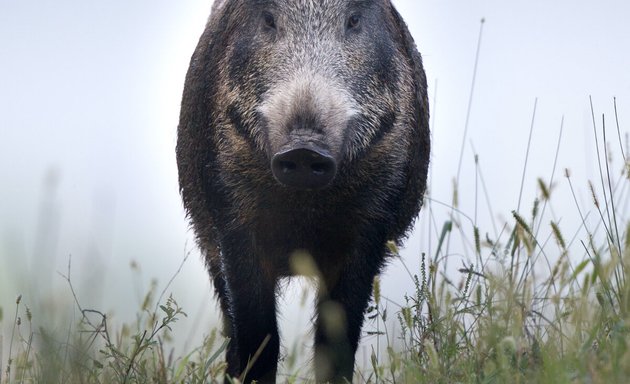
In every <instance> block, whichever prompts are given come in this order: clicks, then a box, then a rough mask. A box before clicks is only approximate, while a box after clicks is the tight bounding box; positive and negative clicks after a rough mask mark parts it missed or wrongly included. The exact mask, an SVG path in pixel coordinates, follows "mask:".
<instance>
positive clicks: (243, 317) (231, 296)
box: [219, 233, 280, 383]
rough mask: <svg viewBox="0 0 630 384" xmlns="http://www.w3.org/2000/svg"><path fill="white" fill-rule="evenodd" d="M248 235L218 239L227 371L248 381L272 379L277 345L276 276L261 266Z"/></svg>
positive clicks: (271, 381) (274, 375) (274, 370)
mask: <svg viewBox="0 0 630 384" xmlns="http://www.w3.org/2000/svg"><path fill="white" fill-rule="evenodd" d="M250 236H251V235H249V234H247V233H234V234H231V235H230V236H227V237H225V238H223V239H222V241H221V252H222V261H223V268H222V269H223V274H224V278H225V282H226V287H227V289H226V290H225V292H226V294H227V297H225V298H224V297H221V298H220V299H221V301H222V302H224V307H225V308H226V309H227V313H224V316H226V319H227V323H229V324H228V325H229V326H227V327H226V328H227V329H226V331H227V332H229V334H228V337H230V342H229V344H228V347H227V354H226V360H227V365H228V367H227V372H226V373H227V375H228V376H230V377H235V378H237V377H240V379H241V380H243V375H245V376H244V379H245V382H248V383H249V382H252V381H254V380H256V381H257V382H259V383H274V382H275V380H276V368H277V364H278V352H279V349H280V338H279V336H278V328H277V324H276V298H275V288H276V282H277V279H276V276H273V275H271V271H270V270H269V268H262V267H263V265H264V259H262V257H264V255H259V254H256V253H255V252H254V249H255V248H254V247H253V246H252V241H251V238H250ZM219 294H221V292H219ZM259 350H260V351H259ZM257 352H258V353H259V354H258V356H257V357H256V358H255V360H254V357H255V356H256V354H257ZM248 365H249V367H248ZM226 382H227V380H226Z"/></svg>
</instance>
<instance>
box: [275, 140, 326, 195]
mask: <svg viewBox="0 0 630 384" xmlns="http://www.w3.org/2000/svg"><path fill="white" fill-rule="evenodd" d="M271 170H272V172H273V176H274V177H275V178H276V180H278V182H279V183H280V184H282V185H286V186H288V187H293V188H297V189H309V190H311V189H321V188H324V187H326V186H327V185H328V184H330V182H331V181H332V179H333V178H334V177H335V173H336V172H337V162H336V161H335V159H334V158H333V157H332V156H331V155H330V154H329V153H328V151H326V150H323V149H320V148H314V147H299V148H289V149H286V150H283V151H280V152H278V153H276V154H275V155H273V158H272V159H271Z"/></svg>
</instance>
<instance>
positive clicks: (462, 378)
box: [0, 120, 630, 384]
mask: <svg viewBox="0 0 630 384" xmlns="http://www.w3.org/2000/svg"><path fill="white" fill-rule="evenodd" d="M616 121H617V120H616ZM595 126H596V125H595V123H594V127H595ZM594 135H595V137H596V139H597V140H596V145H597V146H598V147H597V148H598V153H597V156H598V157H597V159H596V160H597V161H598V164H599V170H600V173H599V178H598V180H596V181H593V182H592V183H590V184H589V187H588V191H587V192H588V193H589V194H590V195H591V203H590V205H589V206H581V205H580V204H579V203H578V199H577V198H576V197H575V196H576V192H577V191H576V190H575V189H574V185H573V184H574V183H573V181H572V178H571V175H570V172H569V171H568V170H565V172H564V180H561V181H556V180H554V177H552V178H551V180H549V181H548V182H547V181H545V180H543V179H538V180H536V185H537V186H538V198H537V199H536V200H535V201H534V202H533V203H532V204H531V205H530V206H529V207H528V208H527V209H526V210H522V211H519V212H517V211H514V212H511V213H510V214H509V215H506V216H507V217H509V219H508V220H506V221H505V223H503V224H502V226H501V227H500V228H499V230H498V231H494V230H493V231H490V230H488V231H486V228H479V227H478V226H477V223H476V220H475V219H474V218H471V217H469V216H467V215H466V214H465V213H463V212H461V211H460V209H459V207H458V202H457V201H458V195H459V193H458V191H457V189H455V191H454V192H453V202H452V204H450V205H449V207H448V208H447V209H448V210H449V215H448V217H449V218H448V219H447V220H446V221H445V222H443V223H440V224H433V225H432V226H431V229H430V232H431V233H433V236H432V240H431V241H432V243H433V244H435V245H434V246H433V247H432V248H427V249H426V252H425V253H423V254H422V255H421V256H420V261H421V263H420V264H421V266H420V268H419V269H417V270H410V269H408V273H409V279H411V280H412V281H413V282H414V286H415V290H414V291H413V292H409V293H408V295H407V296H405V297H404V298H395V299H396V300H393V301H398V302H401V301H402V302H404V304H403V305H401V306H399V307H397V308H395V310H392V308H391V307H392V305H391V301H386V299H387V298H385V297H383V296H382V295H381V292H380V291H381V290H380V282H379V281H378V280H376V281H375V285H374V287H375V288H374V300H373V303H372V305H371V307H370V309H369V312H368V314H367V316H368V318H369V320H368V322H367V324H366V325H365V326H364V333H367V334H368V335H370V337H373V338H377V339H378V343H379V344H380V345H381V346H382V345H384V346H386V347H385V348H381V349H379V348H375V350H374V352H373V353H372V356H371V365H369V366H367V367H359V368H357V372H356V375H355V381H357V382H369V383H379V382H382V383H554V384H555V383H625V382H627V380H628V379H627V378H628V377H630V351H629V346H630V345H629V343H630V323H629V320H630V317H629V315H630V284H629V283H628V274H627V271H628V268H629V267H630V217H629V216H628V204H629V202H630V161H628V158H626V155H625V153H627V152H628V149H627V148H625V150H624V146H623V145H622V138H621V130H620V128H619V125H618V124H617V135H616V136H617V137H615V139H614V140H609V139H606V138H605V136H604V137H603V138H599V134H598V132H597V129H596V132H595V134H594ZM600 139H603V140H602V142H601V143H600V142H599V141H598V140H600ZM616 143H617V144H620V145H617V144H616ZM613 146H615V147H617V148H620V149H619V150H618V151H620V152H621V153H620V155H621V156H620V157H621V158H622V161H617V163H615V162H613V161H612V160H610V159H611V157H612V156H611V153H610V152H611V150H610V149H609V148H611V147H613ZM618 163H621V164H618ZM620 166H621V167H620ZM614 168H617V170H616V171H615V170H613V169H614ZM619 168H621V170H619ZM556 173H557V172H556V170H555V165H554V169H553V174H556ZM558 173H559V172H558ZM560 182H563V183H566V184H567V185H568V186H569V190H570V192H571V193H570V196H556V193H557V192H556V190H555V188H554V186H555V185H556V183H560ZM455 185H457V184H455ZM484 192H485V191H484ZM477 198H478V197H477V196H475V199H477ZM554 199H563V200H565V201H566V200H567V199H569V200H572V201H574V206H575V214H576V215H575V216H576V217H577V218H578V220H579V222H580V223H581V226H580V228H579V229H578V231H576V232H575V233H573V234H570V235H569V236H567V234H566V233H564V231H563V226H562V224H561V223H559V222H556V221H553V220H550V219H549V218H548V217H549V216H550V215H548V212H549V211H550V210H551V209H552V207H553V203H554ZM437 204H438V203H437V201H435V200H433V199H431V197H429V198H427V201H426V203H425V208H424V210H425V215H429V216H430V218H433V216H431V213H430V212H432V207H434V206H435V205H437ZM473 216H475V215H473ZM434 223H435V222H434ZM492 224H493V225H496V223H492ZM489 233H496V235H494V236H492V235H489ZM456 242H461V244H463V245H462V247H463V248H465V250H466V254H467V255H468V257H466V258H465V260H466V261H465V263H464V264H463V265H462V266H461V267H459V268H458V269H457V270H453V269H452V267H451V268H450V269H449V266H448V260H449V256H450V255H451V254H452V252H453V251H452V248H454V247H455V245H454V244H455V243H456ZM390 248H391V250H392V251H393V252H394V253H397V252H398V250H397V249H396V247H395V246H394V245H393V243H392V244H390ZM429 251H430V252H429ZM69 276H70V273H69V271H68V274H67V276H64V277H65V279H66V281H67V285H68V288H69V289H68V296H70V298H71V299H72V300H73V301H74V311H75V312H76V313H78V314H79V316H78V320H68V323H67V324H65V326H63V327H50V329H49V328H45V327H41V326H36V325H35V324H43V323H46V322H45V321H44V322H37V321H36V320H37V316H38V315H40V314H39V313H33V312H32V311H31V310H30V309H29V308H28V307H27V306H26V305H25V303H23V302H22V301H21V297H18V298H17V300H16V302H15V308H3V309H0V325H1V323H3V322H7V323H9V324H10V325H12V326H11V327H10V329H11V331H10V332H9V333H6V334H4V335H3V336H2V338H0V344H4V347H5V348H4V351H5V354H6V353H7V352H6V351H7V350H8V355H5V356H0V364H1V368H0V383H2V384H8V383H212V382H218V381H221V380H222V377H223V372H224V370H225V363H224V361H223V354H222V353H223V351H224V350H225V347H226V340H225V339H224V338H223V337H222V336H221V334H220V332H219V331H218V330H214V331H212V332H211V333H210V334H209V335H208V336H206V337H205V338H204V339H203V340H200V341H199V345H198V346H197V347H196V348H193V349H191V350H189V351H186V352H185V353H183V354H178V355H174V354H173V351H174V340H175V338H177V335H175V334H173V331H172V329H171V326H172V325H173V324H174V323H175V322H177V321H182V320H183V319H185V318H186V313H185V312H184V310H183V309H182V308H180V307H179V306H178V304H177V301H176V300H175V298H173V297H167V296H166V292H167V288H168V285H167V288H164V289H163V290H162V291H161V292H158V289H157V284H155V283H154V284H152V285H151V286H150V287H148V289H147V294H146V296H145V298H144V301H143V303H142V304H141V306H140V308H139V309H138V311H137V314H136V320H135V321H134V322H131V323H125V324H121V323H118V322H116V319H112V318H110V317H109V316H108V315H106V314H105V313H104V312H101V311H98V310H92V309H87V308H83V307H82V305H81V303H80V302H79V301H78V300H77V298H76V297H77V296H76V295H75V291H74V287H73V286H72V281H71V279H70V277H69ZM392 320H394V322H395V324H396V325H397V326H396V327H395V329H396V330H395V331H394V330H392V329H393V328H392V327H391V326H390V327H388V326H385V325H387V324H391V323H392ZM60 329H62V330H61V331H60ZM7 346H8V348H7ZM2 350H3V349H2V346H0V352H1V351H2ZM297 351H299V348H295V349H294V350H292V351H290V353H289V355H288V356H287V357H286V359H285V364H284V366H285V370H286V372H283V373H281V374H282V380H283V381H285V380H286V381H288V382H302V381H305V380H312V374H311V372H307V371H305V370H304V368H303V367H298V366H297V365H296V364H295V361H296V360H297V359H298V357H299V356H296V355H297V354H300V353H302V352H297Z"/></svg>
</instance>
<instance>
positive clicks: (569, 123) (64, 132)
mask: <svg viewBox="0 0 630 384" xmlns="http://www.w3.org/2000/svg"><path fill="white" fill-rule="evenodd" d="M394 3H395V4H396V5H397V7H398V10H399V11H400V12H401V14H402V15H403V17H404V18H405V19H406V21H407V23H408V25H409V28H410V30H411V32H412V34H413V36H414V38H415V40H416V43H417V45H418V49H419V50H420V52H421V53H422V55H423V59H424V64H425V70H426V72H427V76H428V82H429V94H430V100H431V114H432V127H434V130H433V132H432V135H433V148H432V168H431V176H430V177H431V186H430V195H431V198H432V199H433V200H432V203H431V211H432V212H433V215H434V216H433V218H431V219H430V220H429V215H428V213H429V209H428V206H427V207H425V210H424V211H423V214H422V215H421V219H420V220H419V221H418V226H417V230H416V231H415V232H414V233H413V234H412V236H411V237H410V239H409V240H408V241H407V246H406V248H405V249H404V250H403V252H402V253H403V258H404V260H405V263H406V265H407V266H408V267H409V268H410V269H412V271H414V272H416V271H418V267H419V263H420V261H419V255H420V253H421V252H428V253H429V254H431V251H434V249H433V248H432V247H435V238H436V235H435V233H433V240H432V242H433V243H432V242H431V241H430V240H429V239H430V238H431V233H432V232H435V231H436V229H435V228H433V227H436V228H438V229H437V230H439V229H441V226H442V223H443V222H444V220H446V219H447V218H448V214H449V212H450V209H449V208H446V207H443V206H441V205H440V204H439V202H443V203H446V204H450V203H451V201H452V193H453V180H454V179H455V178H456V176H457V173H458V164H459V159H460V147H461V145H462V141H463V139H464V127H465V122H466V116H467V106H468V99H469V97H470V93H471V84H472V77H473V66H474V62H475V53H476V50H477V42H478V34H479V29H480V25H481V24H480V20H481V19H482V18H485V21H486V22H485V24H484V26H483V28H484V31H483V38H482V43H481V51H480V58H479V62H478V72H477V77H476V83H475V88H474V94H473V102H472V108H471V112H470V116H469V124H468V131H467V135H466V136H465V140H464V148H465V151H464V155H463V161H462V168H461V173H460V179H459V197H460V208H461V209H462V211H464V212H465V213H467V214H468V215H470V216H471V217H473V216H475V217H476V218H477V220H478V224H479V226H480V228H481V231H482V234H483V233H485V232H489V233H491V234H492V233H493V232H494V230H493V225H492V224H493V223H492V221H491V219H494V225H495V226H496V225H499V226H500V225H502V223H503V222H504V220H508V219H509V218H510V211H511V210H516V209H517V208H519V207H518V200H519V190H520V185H521V177H522V172H523V166H524V162H525V151H526V149H527V142H528V136H529V129H530V124H531V121H532V114H533V110H534V103H535V100H536V98H538V102H537V108H536V115H535V120H534V128H533V136H532V149H531V155H530V158H529V163H528V165H527V171H526V175H525V186H524V192H523V198H522V201H523V202H522V204H521V206H520V211H526V212H529V210H531V204H532V202H533V200H534V198H535V196H536V184H535V181H536V178H537V177H543V178H544V179H545V180H547V181H548V180H549V178H550V176H551V173H552V170H553V168H552V165H553V161H554V157H555V153H556V145H557V140H558V135H559V131H560V123H561V119H562V117H563V116H564V131H563V137H562V142H561V147H560V152H559V156H558V166H557V170H556V183H557V187H556V198H558V199H559V200H560V201H559V202H558V204H557V205H556V206H555V209H554V211H553V212H552V213H550V214H553V216H554V217H555V219H556V220H558V221H560V222H561V227H563V228H567V232H568V233H574V232H575V231H576V230H577V229H578V227H579V222H578V215H577V213H576V212H575V206H574V204H573V203H572V198H570V194H569V192H568V190H567V188H566V181H565V180H564V178H563V177H562V174H563V170H564V168H570V169H571V171H572V174H573V177H574V179H573V180H574V182H575V184H576V185H577V187H578V189H579V193H578V195H579V199H580V200H581V201H580V202H581V203H582V204H583V205H584V206H588V207H590V205H589V194H588V191H587V190H586V180H588V179H592V178H594V177H595V176H596V175H598V174H597V165H596V157H595V156H596V155H595V145H594V143H593V132H592V122H591V113H590V107H589V95H592V98H593V102H594V106H595V113H596V116H597V121H598V124H599V123H600V121H601V114H602V113H604V114H605V115H606V119H607V126H609V127H610V128H611V129H612V128H613V126H614V112H613V97H617V103H618V107H619V114H620V115H619V117H620V122H621V127H622V130H623V131H624V132H627V131H628V130H629V123H628V121H630V26H629V24H628V17H629V16H630V2H628V1H624V0H618V1H614V0H606V1H598V2H593V1H587V0H582V1H575V0H557V1H553V2H552V1H545V0H533V1H511V2H506V1H501V0H487V1H470V0H423V1H418V0H404V1H403V0H399V1H394ZM210 6H211V1H207V0H205V1H200V0H180V1H177V2H175V1H164V0H151V1H146V0H137V1H134V2H127V1H117V0H110V1H107V2H95V1H77V0H73V1H70V0H57V1H54V2H53V1H41V0H40V1H32V0H0V307H2V309H3V313H4V316H3V320H2V322H1V324H2V327H4V335H9V334H10V333H8V332H7V330H9V329H10V327H11V326H12V324H13V323H12V321H13V312H14V307H15V298H16V296H17V295H19V294H22V295H23V302H24V303H25V304H26V305H29V306H30V307H31V308H37V309H39V310H40V313H43V312H44V311H48V312H51V313H56V312H62V313H61V314H63V313H66V314H67V313H68V312H69V313H70V315H72V316H75V318H76V317H77V314H76V311H75V312H73V310H72V309H68V307H67V306H65V305H64V304H68V303H71V301H72V296H71V293H70V291H69V288H68V284H67V283H66V282H65V280H64V279H63V278H62V277H61V276H60V275H59V272H61V273H63V274H67V272H68V264H69V261H70V260H71V265H72V276H71V278H72V282H73V285H74V287H75V290H76V292H77V296H78V299H79V300H80V301H81V304H82V306H83V307H86V308H95V309H99V310H102V311H105V312H108V313H111V314H112V315H113V319H114V321H128V320H130V319H133V318H134V316H135V313H136V311H137V310H138V308H139V306H140V302H141V300H142V297H143V294H144V293H146V290H147V289H148V286H149V284H150V281H151V280H152V279H156V280H157V282H158V287H159V291H161V290H162V289H163V288H164V287H165V286H166V284H167V282H168V281H169V279H170V278H171V277H172V276H173V275H174V274H175V273H176V271H177V269H178V267H179V265H180V264H181V263H182V260H183V259H184V257H185V255H186V254H187V253H190V257H189V258H188V259H187V260H186V262H185V263H184V265H183V267H182V270H181V272H180V273H179V275H178V276H176V278H175V279H174V281H173V283H172V285H171V286H170V287H169V289H168V291H167V294H168V293H171V292H172V293H173V295H174V297H175V298H176V300H177V301H178V303H179V304H180V305H181V306H182V307H183V308H184V310H185V311H186V312H187V313H188V315H189V317H188V318H187V319H182V320H180V322H179V327H178V328H177V329H176V330H177V332H179V333H178V335H179V337H180V338H181V339H183V340H185V341H187V342H189V343H192V344H193V345H196V344H198V343H200V342H201V340H202V336H203V334H205V333H207V332H208V330H209V329H210V328H212V327H215V326H217V325H218V322H217V321H216V320H217V319H218V315H217V314H218V307H217V305H216V304H215V303H214V301H212V298H211V294H210V292H211V290H210V284H209V281H208V276H207V273H206V271H205V269H204V267H203V264H202V261H201V260H200V257H199V253H198V251H197V249H196V248H195V245H194V241H193V237H192V232H191V231H190V230H189V228H188V224H187V222H186V219H185V216H184V211H183V208H182V204H181V202H180V197H179V193H178V185H177V170H176V163H175V152H174V148H175V140H176V127H177V122H178V113H179V102H180V98H181V92H182V87H183V81H184V76H185V73H186V70H187V67H188V62H189V59H190V55H191V54H192V52H193V50H194V48H195V46H196V44H197V40H198V38H199V35H200V34H201V32H202V30H203V27H204V24H205V21H206V19H207V17H208V14H209V10H210ZM612 132H613V131H611V133H612ZM611 136H613V135H612V134H611ZM473 148H474V151H475V152H473ZM475 153H477V154H478V155H479V167H480V169H481V170H482V172H483V177H484V180H485V183H486V185H487V188H488V194H489V196H490V201H491V204H492V214H491V213H490V212H489V210H488V209H487V207H486V205H485V201H484V199H482V198H480V197H478V198H475V196H476V195H475V194H474V191H475V186H476V185H477V184H476V180H477V179H476V177H475V163H474V154H475ZM616 156H617V158H618V157H619V156H620V155H619V154H618V152H617V155H616ZM477 181H478V180H477ZM476 200H477V201H478V202H479V204H478V213H477V214H475V213H474V212H475V201H476ZM549 220H550V219H549ZM547 221H548V220H547ZM463 230H464V231H467V233H468V236H469V239H470V238H472V227H471V226H470V225H469V224H466V225H465V226H464V227H463ZM465 259H466V256H465V254H463V253H462V252H458V251H456V248H454V251H453V255H452V261H449V263H453V264H454V265H456V266H460V265H461V260H465ZM132 263H134V264H135V265H136V267H135V268H131V267H130V265H131V264H132ZM455 278H457V276H455ZM382 285H383V295H384V296H387V297H388V298H390V299H391V300H393V301H394V302H397V303H403V301H404V300H403V295H404V293H405V292H412V291H413V282H412V280H411V279H410V278H409V277H408V276H407V274H406V272H404V268H402V264H401V262H400V261H398V260H395V261H393V262H392V263H391V265H390V266H389V268H387V269H386V271H385V273H384V274H383V278H382ZM292 287H293V289H292V290H290V292H289V293H288V294H287V295H285V297H284V298H283V299H282V302H283V303H285V304H283V308H284V309H283V311H284V314H283V315H282V316H281V317H282V319H283V320H281V328H282V329H281V331H283V335H285V338H286V337H291V336H290V335H295V334H298V335H303V334H306V333H307V331H308V329H309V327H308V326H307V324H308V320H309V318H310V314H309V313H308V312H305V311H300V310H298V308H299V303H298V302H299V301H300V295H301V293H300V292H301V290H300V289H299V288H296V287H297V285H295V284H294V285H292ZM395 310H396V307H395V306H394V305H393V304H392V308H390V311H391V312H392V314H393V313H394V312H395ZM57 314H59V313H57ZM37 315H38V311H34V318H35V319H36V318H37ZM366 341H367V342H369V341H370V340H369V338H366ZM287 343H288V342H287V341H286V340H285V342H284V344H285V347H287V348H288V347H290V342H289V345H287ZM6 344H7V341H6V336H5V341H4V348H5V349H6V346H7V345H6ZM189 345H190V344H189ZM5 356H6V355H5ZM368 356H369V353H368ZM361 360H362V357H359V358H358V361H361ZM1 364H3V366H4V364H6V361H2V362H1Z"/></svg>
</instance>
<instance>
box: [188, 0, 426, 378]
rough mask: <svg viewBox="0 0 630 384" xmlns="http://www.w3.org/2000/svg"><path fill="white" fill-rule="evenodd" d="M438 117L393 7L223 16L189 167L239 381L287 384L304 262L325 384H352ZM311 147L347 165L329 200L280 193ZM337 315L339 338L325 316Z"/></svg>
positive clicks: (302, 5) (248, 8)
mask: <svg viewBox="0 0 630 384" xmlns="http://www.w3.org/2000/svg"><path fill="white" fill-rule="evenodd" d="M428 116H429V110H428V101H427V94H426V78H425V75H424V70H423V67H422V60H421V58H420V55H419V54H418V52H417V51H416V48H415V44H414V42H413V39H412V38H411V35H410V34H409V32H408V30H407V27H406V25H405V23H404V22H403V20H402V19H401V18H400V15H399V14H398V13H397V11H396V10H395V9H394V7H393V6H392V4H391V3H390V1H389V0H363V1H358V0H354V1H351V0H318V1H313V0H275V1H271V0H215V5H214V6H213V9H212V14H211V16H210V19H209V21H208V24H207V26H206V29H205V31H204V33H203V35H202V36H201V39H200V41H199V45H198V46H197V49H196V51H195V53H194V54H193V56H192V60H191V63H190V68H189V71H188V74H187V76H186V84H185V88H184V95H183V100H182V109H181V116H180V124H179V129H178V141H177V162H178V167H179V182H180V188H181V193H182V197H183V201H184V206H185V208H186V211H187V212H188V215H189V217H190V219H191V222H192V225H193V228H194V230H195V233H196V235H197V238H198V243H199V246H200V248H201V250H202V252H203V254H204V257H205V260H206V263H207V266H208V269H209V271H210V274H211V275H212V278H213V282H214V287H215V289H216V292H217V295H218V297H219V300H220V303H221V308H222V310H223V313H224V318H225V331H226V333H227V335H228V336H229V337H230V343H229V347H228V350H227V357H226V358H227V363H228V369H227V373H228V374H229V375H231V376H234V377H238V376H241V378H243V375H244V374H245V377H244V379H245V380H246V381H248V382H249V381H252V380H258V381H259V382H274V381H275V375H276V366H277V359H278V351H279V337H278V330H277V324H276V290H277V282H278V279H279V278H280V277H283V276H289V275H291V269H290V262H289V259H290V257H291V255H292V254H294V253H295V252H296V251H302V252H306V253H308V254H309V255H310V256H311V257H312V258H313V260H314V262H315V263H316V265H317V267H318V269H319V271H320V276H321V283H320V289H319V291H320V292H319V296H318V307H317V308H318V311H319V312H320V316H318V318H317V320H316V331H315V345H316V350H315V355H316V356H315V373H316V377H317V380H318V381H319V382H324V381H333V382H343V381H344V380H351V379H352V371H353V367H354V353H355V351H356V348H357V344H358V341H359V337H360V332H361V326H362V323H363V318H364V312H365V310H366V307H367V304H368V301H369V298H370V295H371V291H372V282H373V279H374V277H375V276H376V275H377V274H378V273H379V272H380V271H381V269H382V267H383V265H384V263H385V261H386V258H387V256H388V251H387V247H386V243H387V241H388V240H395V241H400V240H401V239H402V238H404V236H405V234H406V233H407V231H408V230H409V229H410V226H411V224H412V222H413V220H414V218H415V217H416V216H417V214H418V212H419V210H420V206H421V203H422V196H423V193H424V189H425V183H426V176H427V167H428V162H429V149H430V143H429V127H428ZM305 143H306V144H308V145H316V146H318V148H324V149H325V151H326V153H330V154H331V157H332V158H333V159H334V161H335V163H336V165H337V168H336V170H335V171H336V173H335V175H334V178H333V179H332V182H330V183H329V184H327V185H326V186H325V187H323V188H320V189H317V190H308V189H304V188H294V187H289V186H286V185H282V184H281V183H280V182H278V181H276V179H275V178H274V176H273V174H272V170H271V167H270V161H271V158H272V156H273V155H274V154H275V153H278V151H281V150H284V149H286V148H292V147H295V146H299V145H303V144H304V145H306V144H305ZM331 307H332V308H340V309H341V310H342V311H341V313H340V314H341V319H343V322H342V327H341V329H337V328H335V327H334V325H331V324H329V322H327V321H325V319H326V318H327V317H330V316H326V315H325V314H324V315H322V313H321V312H322V311H325V310H326V308H331ZM265 340H267V342H266V345H265V346H264V348H262V350H261V353H260V355H259V356H258V358H257V359H256V360H255V361H254V362H253V364H250V366H249V367H248V362H250V360H251V359H252V357H253V356H254V354H255V353H256V351H257V350H258V349H259V347H260V346H261V345H262V344H263V342H265ZM248 368H249V369H248ZM247 369H248V370H247ZM246 370H247V372H246Z"/></svg>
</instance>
